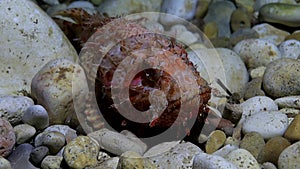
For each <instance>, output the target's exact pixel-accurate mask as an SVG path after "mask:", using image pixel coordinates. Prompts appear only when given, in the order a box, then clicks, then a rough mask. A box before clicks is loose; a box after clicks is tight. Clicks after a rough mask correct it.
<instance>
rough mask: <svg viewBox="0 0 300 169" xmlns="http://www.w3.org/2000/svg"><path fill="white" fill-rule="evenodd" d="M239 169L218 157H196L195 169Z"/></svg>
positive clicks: (202, 155)
mask: <svg viewBox="0 0 300 169" xmlns="http://www.w3.org/2000/svg"><path fill="white" fill-rule="evenodd" d="M211 168H218V169H238V167H237V166H235V165H234V164H233V163H231V162H229V161H227V160H225V159H224V158H223V157H220V156H218V155H210V154H206V153H199V154H197V155H196V156H195V157H194V162H193V169H211Z"/></svg>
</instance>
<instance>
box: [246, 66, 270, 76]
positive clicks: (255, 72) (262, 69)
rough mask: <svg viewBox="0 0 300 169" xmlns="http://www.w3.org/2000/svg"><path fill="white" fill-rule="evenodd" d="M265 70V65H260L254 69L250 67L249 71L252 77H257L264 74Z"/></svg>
mask: <svg viewBox="0 0 300 169" xmlns="http://www.w3.org/2000/svg"><path fill="white" fill-rule="evenodd" d="M265 70H266V67H265V66H260V67H257V68H255V69H252V70H251V71H250V76H251V78H252V79H254V78H257V77H263V76H264V74H265Z"/></svg>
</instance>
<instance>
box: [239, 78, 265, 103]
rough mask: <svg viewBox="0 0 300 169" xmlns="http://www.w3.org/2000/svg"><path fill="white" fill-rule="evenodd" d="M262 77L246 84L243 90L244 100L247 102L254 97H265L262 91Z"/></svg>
mask: <svg viewBox="0 0 300 169" xmlns="http://www.w3.org/2000/svg"><path fill="white" fill-rule="evenodd" d="M261 85H262V77H257V78H253V79H252V80H251V81H250V82H248V83H247V84H246V86H245V89H244V99H245V100H248V99H251V98H252V97H255V96H265V92H264V91H263V90H262V87H261Z"/></svg>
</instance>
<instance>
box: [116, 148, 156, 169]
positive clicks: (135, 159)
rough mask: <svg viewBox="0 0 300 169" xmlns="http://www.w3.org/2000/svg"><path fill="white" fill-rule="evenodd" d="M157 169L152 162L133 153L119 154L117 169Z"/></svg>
mask: <svg viewBox="0 0 300 169" xmlns="http://www.w3.org/2000/svg"><path fill="white" fill-rule="evenodd" d="M132 168H135V169H144V168H147V169H157V167H156V166H155V165H154V163H153V162H152V161H150V160H149V159H147V158H143V157H142V156H141V155H140V154H138V153H136V152H134V151H126V152H125V153H123V154H121V156H120V159H119V163H118V167H117V169H132Z"/></svg>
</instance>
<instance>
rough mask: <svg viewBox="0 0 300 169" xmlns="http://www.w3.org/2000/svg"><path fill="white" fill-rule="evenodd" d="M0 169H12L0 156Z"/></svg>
mask: <svg viewBox="0 0 300 169" xmlns="http://www.w3.org/2000/svg"><path fill="white" fill-rule="evenodd" d="M0 169H12V168H11V165H10V162H9V161H8V160H6V159H5V158H4V157H2V156H0Z"/></svg>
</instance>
